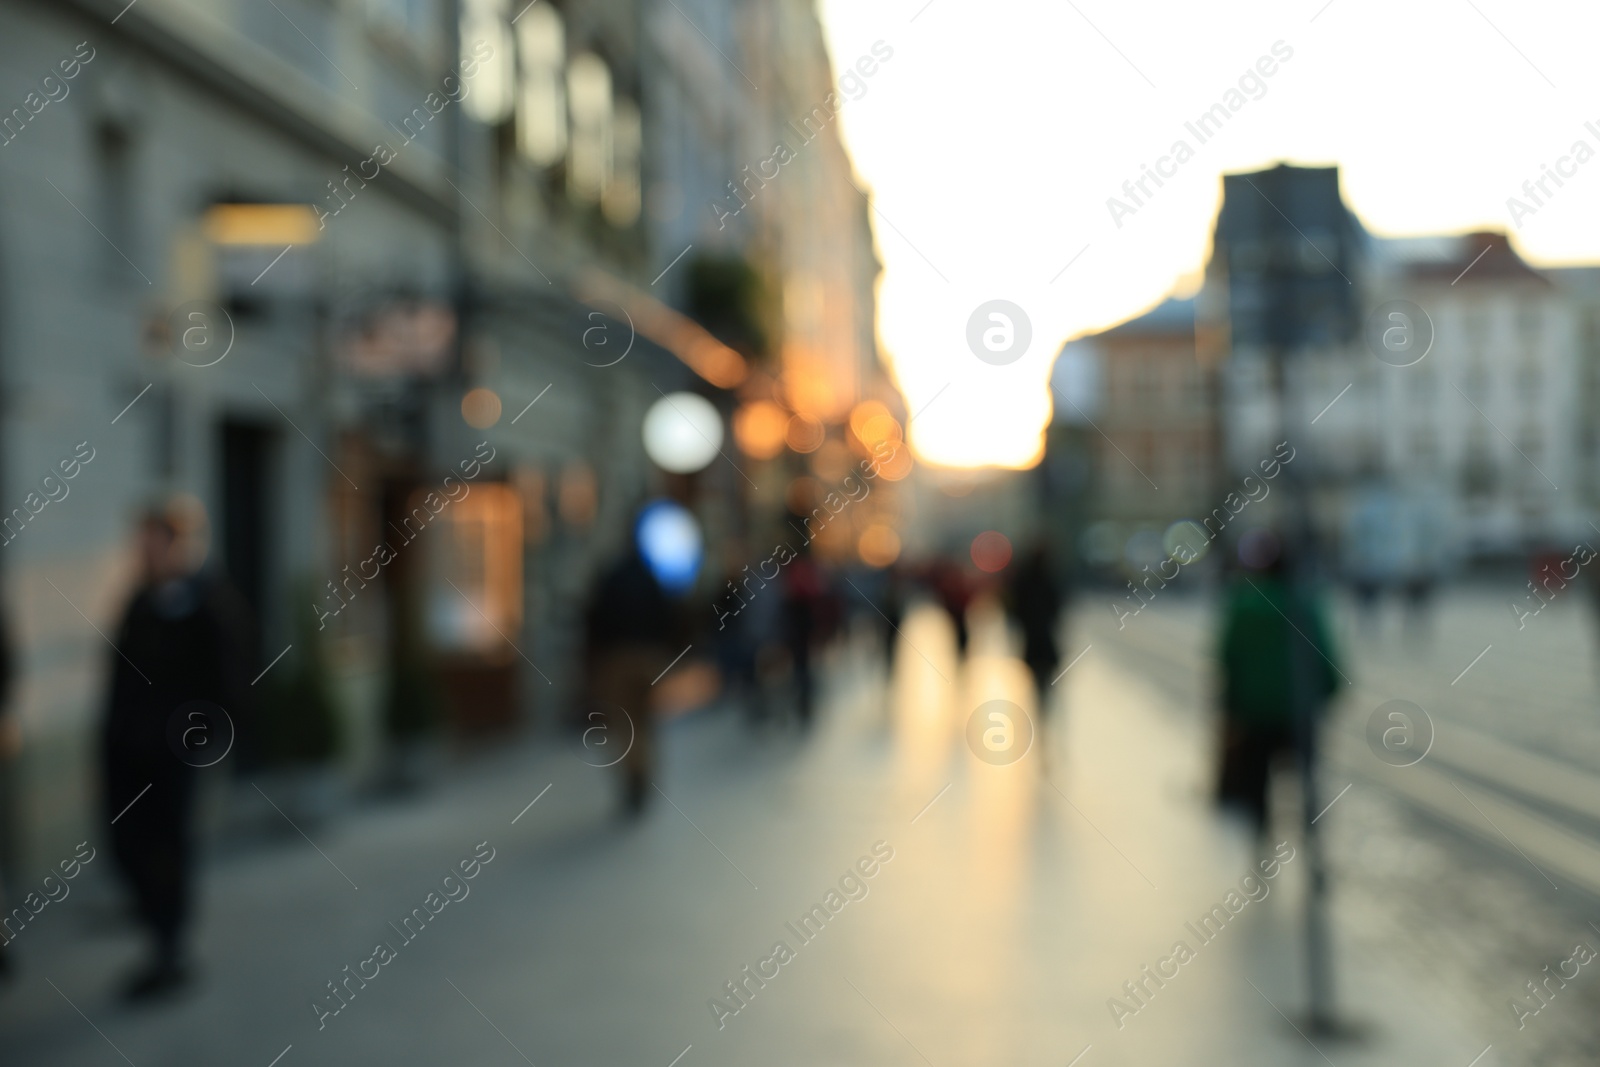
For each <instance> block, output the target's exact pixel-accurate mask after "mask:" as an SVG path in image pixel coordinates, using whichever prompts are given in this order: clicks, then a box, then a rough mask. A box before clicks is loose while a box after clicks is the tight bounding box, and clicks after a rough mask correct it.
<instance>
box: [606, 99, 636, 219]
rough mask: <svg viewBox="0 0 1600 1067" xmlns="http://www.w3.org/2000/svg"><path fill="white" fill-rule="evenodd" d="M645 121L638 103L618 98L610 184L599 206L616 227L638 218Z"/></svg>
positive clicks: (614, 117)
mask: <svg viewBox="0 0 1600 1067" xmlns="http://www.w3.org/2000/svg"><path fill="white" fill-rule="evenodd" d="M643 127H644V123H643V120H642V119H641V118H640V115H639V105H637V104H635V103H634V102H633V101H632V100H626V99H624V100H618V101H617V109H616V113H615V114H614V115H613V116H612V119H611V156H612V160H611V184H610V185H608V186H606V190H605V192H604V193H602V194H601V198H600V207H601V210H602V211H604V212H605V216H606V220H607V221H608V222H610V223H611V224H612V225H613V226H617V227H619V228H621V227H627V226H631V225H633V223H634V220H636V219H637V218H638V217H639V203H640V199H641V193H640V177H639V157H640V155H641V154H642V151H643V147H644V129H643Z"/></svg>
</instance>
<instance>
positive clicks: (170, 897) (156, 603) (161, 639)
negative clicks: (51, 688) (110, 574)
mask: <svg viewBox="0 0 1600 1067" xmlns="http://www.w3.org/2000/svg"><path fill="white" fill-rule="evenodd" d="M206 534H207V527H206V517H205V510H204V508H203V507H202V506H201V505H200V503H199V501H197V500H194V499H193V498H189V497H178V498H174V499H172V500H169V501H167V502H165V503H163V504H162V505H160V506H158V507H156V508H154V509H152V510H151V511H149V512H148V513H147V514H146V515H145V517H144V519H143V520H142V522H141V523H140V527H139V547H140V555H141V562H142V564H143V573H142V576H141V582H140V584H139V587H138V589H137V590H136V591H135V592H134V595H133V599H132V601H131V602H130V603H129V604H128V608H127V611H126V612H125V613H124V615H123V618H122V624H121V625H120V626H119V627H118V628H117V631H116V637H115V652H114V653H113V654H112V657H111V692H110V699H109V700H108V701H107V710H106V717H105V722H104V728H103V730H102V735H101V742H102V745H101V771H102V781H103V786H104V788H103V795H102V800H103V803H104V811H105V817H106V819H107V820H108V822H109V825H108V831H109V835H110V841H111V853H112V857H113V860H114V862H115V864H116V868H117V871H118V872H119V874H120V875H121V877H122V880H123V882H124V883H126V885H127V888H128V891H129V892H130V894H131V895H132V897H133V903H134V910H135V914H136V915H137V917H138V920H139V922H140V924H141V925H142V926H143V927H144V928H145V930H146V931H147V932H148V933H149V934H150V937H151V940H152V942H153V945H152V952H151V955H150V958H149V960H148V962H147V963H146V964H145V965H144V966H142V967H141V968H140V969H139V970H138V971H137V972H136V973H135V974H134V975H133V976H132V977H131V979H130V980H129V982H128V984H127V986H126V988H125V989H124V995H125V996H126V997H127V998H128V999H130V1000H142V999H145V998H149V997H153V996H156V995H158V994H161V993H164V992H167V991H170V990H172V989H175V988H177V987H178V986H181V985H182V984H184V982H185V981H186V980H187V977H188V974H187V967H186V963H185V959H184V951H183V949H184V945H183V939H184V934H185V932H186V930H187V927H188V925H189V919H190V914H191V911H192V896H193V880H194V842H193V821H194V810H193V809H194V791H195V773H196V767H198V766H201V765H206V764H207V763H208V761H209V760H210V758H211V754H210V753H205V755H204V756H203V757H202V756H201V755H200V752H199V748H198V744H197V742H199V741H204V740H205V739H204V738H203V737H202V738H197V737H196V736H195V734H194V730H195V727H196V726H198V727H199V728H200V730H201V732H202V733H212V732H214V733H216V734H218V735H220V733H221V731H223V730H224V729H227V728H226V727H224V725H223V723H224V721H225V717H224V716H223V715H219V714H217V712H218V709H220V710H221V711H222V712H224V713H229V712H231V713H232V714H238V713H240V711H241V710H242V702H243V700H244V693H245V689H246V684H247V683H246V678H247V675H246V670H247V664H246V662H245V656H246V649H247V648H248V647H249V646H248V643H247V635H246V633H245V627H244V615H243V609H242V606H241V604H240V602H239V601H238V599H237V597H236V596H235V595H234V594H233V593H232V591H231V590H230V589H229V588H228V587H227V586H226V584H225V583H224V582H223V581H222V580H221V579H220V578H219V577H217V576H214V575H211V574H207V573H203V572H202V571H201V570H200V567H201V564H202V563H203V562H204V559H205V543H206ZM216 740H217V743H222V740H223V738H221V737H220V736H218V737H217V739H216Z"/></svg>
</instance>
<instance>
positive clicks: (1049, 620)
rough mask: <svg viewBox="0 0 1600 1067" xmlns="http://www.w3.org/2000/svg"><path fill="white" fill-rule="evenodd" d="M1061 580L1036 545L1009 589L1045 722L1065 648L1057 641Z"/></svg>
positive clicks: (1045, 552) (1009, 604)
mask: <svg viewBox="0 0 1600 1067" xmlns="http://www.w3.org/2000/svg"><path fill="white" fill-rule="evenodd" d="M1061 604H1062V591H1061V580H1060V579H1059V578H1058V577H1057V576H1056V572H1055V568H1054V567H1053V566H1052V565H1051V562H1050V554H1049V551H1048V550H1047V549H1046V548H1045V546H1044V545H1043V544H1039V545H1036V546H1035V547H1034V548H1033V549H1032V550H1031V551H1030V552H1029V553H1028V555H1027V556H1026V557H1025V558H1024V559H1023V560H1022V561H1021V562H1020V563H1019V564H1018V565H1017V567H1016V569H1015V571H1014V572H1013V574H1012V575H1011V580H1010V582H1009V583H1008V588H1007V590H1006V605H1007V607H1009V608H1010V610H1011V617H1012V618H1013V619H1015V620H1016V623H1017V625H1018V626H1019V627H1020V628H1021V629H1022V662H1024V663H1026V664H1027V665H1028V670H1029V672H1030V673H1031V674H1032V675H1033V684H1034V686H1035V687H1036V688H1037V690H1038V693H1039V705H1038V714H1039V719H1040V720H1041V721H1043V719H1044V717H1045V712H1046V710H1047V709H1048V708H1049V706H1050V701H1049V696H1048V694H1049V692H1050V685H1051V683H1052V682H1053V681H1054V680H1055V676H1056V665H1057V664H1059V663H1060V662H1061V648H1060V646H1059V645H1058V644H1057V643H1056V624H1057V622H1058V621H1059V620H1060V618H1061Z"/></svg>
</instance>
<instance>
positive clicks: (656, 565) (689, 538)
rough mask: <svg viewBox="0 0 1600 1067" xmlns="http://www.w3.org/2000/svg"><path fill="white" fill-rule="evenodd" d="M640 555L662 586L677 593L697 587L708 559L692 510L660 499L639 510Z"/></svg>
mask: <svg viewBox="0 0 1600 1067" xmlns="http://www.w3.org/2000/svg"><path fill="white" fill-rule="evenodd" d="M634 537H635V538H636V539H637V540H638V543H639V555H641V556H643V557H644V561H645V564H646V565H647V566H648V567H649V568H650V572H651V573H652V574H654V575H655V576H656V581H658V582H660V583H661V588H663V589H665V590H666V591H667V592H669V593H672V594H674V595H682V594H684V593H687V592H688V591H689V590H690V589H692V588H693V587H694V580H695V577H696V576H697V575H698V574H699V573H700V563H701V561H702V560H703V559H704V558H705V547H704V545H703V543H702V539H701V536H700V524H699V523H698V522H696V521H695V518H694V516H693V515H691V514H690V513H689V511H688V510H687V509H686V508H684V507H682V506H680V505H678V504H674V503H673V502H672V501H670V500H657V501H655V502H654V503H651V504H647V505H645V508H644V510H643V511H641V512H639V521H638V523H637V524H636V525H635V527H634Z"/></svg>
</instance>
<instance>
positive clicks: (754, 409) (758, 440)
mask: <svg viewBox="0 0 1600 1067" xmlns="http://www.w3.org/2000/svg"><path fill="white" fill-rule="evenodd" d="M788 429H789V413H788V412H787V411H785V410H784V409H783V407H782V406H781V405H779V404H775V403H773V402H772V401H771V400H752V401H751V402H750V403H748V404H744V405H742V406H741V407H740V408H739V410H737V411H735V412H734V413H733V440H734V442H735V443H736V444H737V445H738V446H739V451H741V452H743V453H744V454H745V455H747V456H749V457H750V458H751V459H772V458H774V457H775V456H777V455H778V454H779V453H781V452H782V451H783V439H784V435H785V434H786V433H787V432H788Z"/></svg>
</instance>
